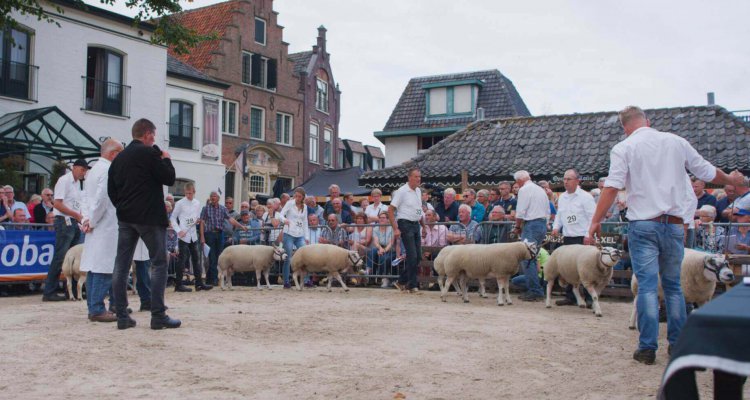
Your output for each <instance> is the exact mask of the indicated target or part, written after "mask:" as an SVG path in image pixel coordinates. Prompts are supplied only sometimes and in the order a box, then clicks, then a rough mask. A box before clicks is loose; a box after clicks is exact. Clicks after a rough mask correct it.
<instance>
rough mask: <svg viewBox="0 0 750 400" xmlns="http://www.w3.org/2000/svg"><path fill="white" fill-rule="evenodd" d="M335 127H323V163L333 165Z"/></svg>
mask: <svg viewBox="0 0 750 400" xmlns="http://www.w3.org/2000/svg"><path fill="white" fill-rule="evenodd" d="M332 142H333V129H331V128H328V127H325V128H323V146H324V147H323V165H325V166H326V167H329V168H330V167H331V165H333V155H332V154H331V153H333V148H332V146H333V145H332ZM326 146H327V148H328V163H326Z"/></svg>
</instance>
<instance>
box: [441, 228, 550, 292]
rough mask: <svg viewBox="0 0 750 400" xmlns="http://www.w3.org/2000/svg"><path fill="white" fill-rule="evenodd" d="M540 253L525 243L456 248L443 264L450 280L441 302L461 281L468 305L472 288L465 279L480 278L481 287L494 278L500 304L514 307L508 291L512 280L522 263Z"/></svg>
mask: <svg viewBox="0 0 750 400" xmlns="http://www.w3.org/2000/svg"><path fill="white" fill-rule="evenodd" d="M537 251H538V250H537V246H536V244H535V243H531V242H526V241H523V242H514V243H493V244H466V245H461V246H456V249H454V250H452V251H451V252H450V254H448V256H447V257H446V259H445V261H444V268H445V275H446V276H447V277H448V278H447V280H446V282H445V285H444V286H443V289H442V291H441V293H440V299H441V300H443V301H445V295H446V294H447V293H448V288H450V285H451V284H452V283H453V281H455V279H456V278H461V281H462V282H461V288H462V290H463V299H464V303H468V302H469V293H468V292H469V291H468V286H469V285H468V283H467V282H466V279H467V278H468V279H479V280H480V281H479V282H480V287H481V286H482V285H483V283H484V282H483V281H484V279H487V277H489V276H494V277H495V279H496V280H497V305H498V306H502V305H505V304H509V305H510V304H513V300H511V298H510V292H509V290H508V289H509V286H510V277H511V276H513V275H514V274H515V273H516V272H518V265H519V263H520V262H521V261H524V260H530V259H532V258H535V257H536V255H537ZM503 298H505V302H503Z"/></svg>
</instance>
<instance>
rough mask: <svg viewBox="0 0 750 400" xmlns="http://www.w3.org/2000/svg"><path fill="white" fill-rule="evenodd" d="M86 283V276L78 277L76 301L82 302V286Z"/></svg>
mask: <svg viewBox="0 0 750 400" xmlns="http://www.w3.org/2000/svg"><path fill="white" fill-rule="evenodd" d="M84 283H86V275H81V276H79V277H78V300H83V284H84Z"/></svg>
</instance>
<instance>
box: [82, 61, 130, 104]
mask: <svg viewBox="0 0 750 400" xmlns="http://www.w3.org/2000/svg"><path fill="white" fill-rule="evenodd" d="M122 66H123V56H122V55H121V54H118V53H115V52H113V51H112V50H109V49H103V48H99V47H89V48H88V53H87V57H86V76H85V77H84V81H85V88H86V90H85V94H86V99H85V109H86V110H89V111H96V112H101V113H106V114H112V115H121V116H128V111H129V110H128V107H127V106H128V103H129V98H128V97H129V95H130V87H129V86H125V85H123V84H122V82H123V68H122Z"/></svg>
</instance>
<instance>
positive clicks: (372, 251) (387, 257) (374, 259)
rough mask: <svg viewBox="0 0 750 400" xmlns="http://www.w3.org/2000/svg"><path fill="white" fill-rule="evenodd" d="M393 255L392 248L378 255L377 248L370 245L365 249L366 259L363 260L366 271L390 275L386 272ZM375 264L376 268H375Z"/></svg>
mask: <svg viewBox="0 0 750 400" xmlns="http://www.w3.org/2000/svg"><path fill="white" fill-rule="evenodd" d="M393 257H394V252H393V250H392V249H391V250H388V251H386V252H383V254H382V255H378V248H377V247H370V248H369V249H367V260H365V261H366V262H365V265H367V271H368V273H369V274H373V275H391V274H389V273H388V272H389V271H388V269H389V268H388V267H390V266H391V261H392V260H393ZM376 264H377V268H375V267H376Z"/></svg>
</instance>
